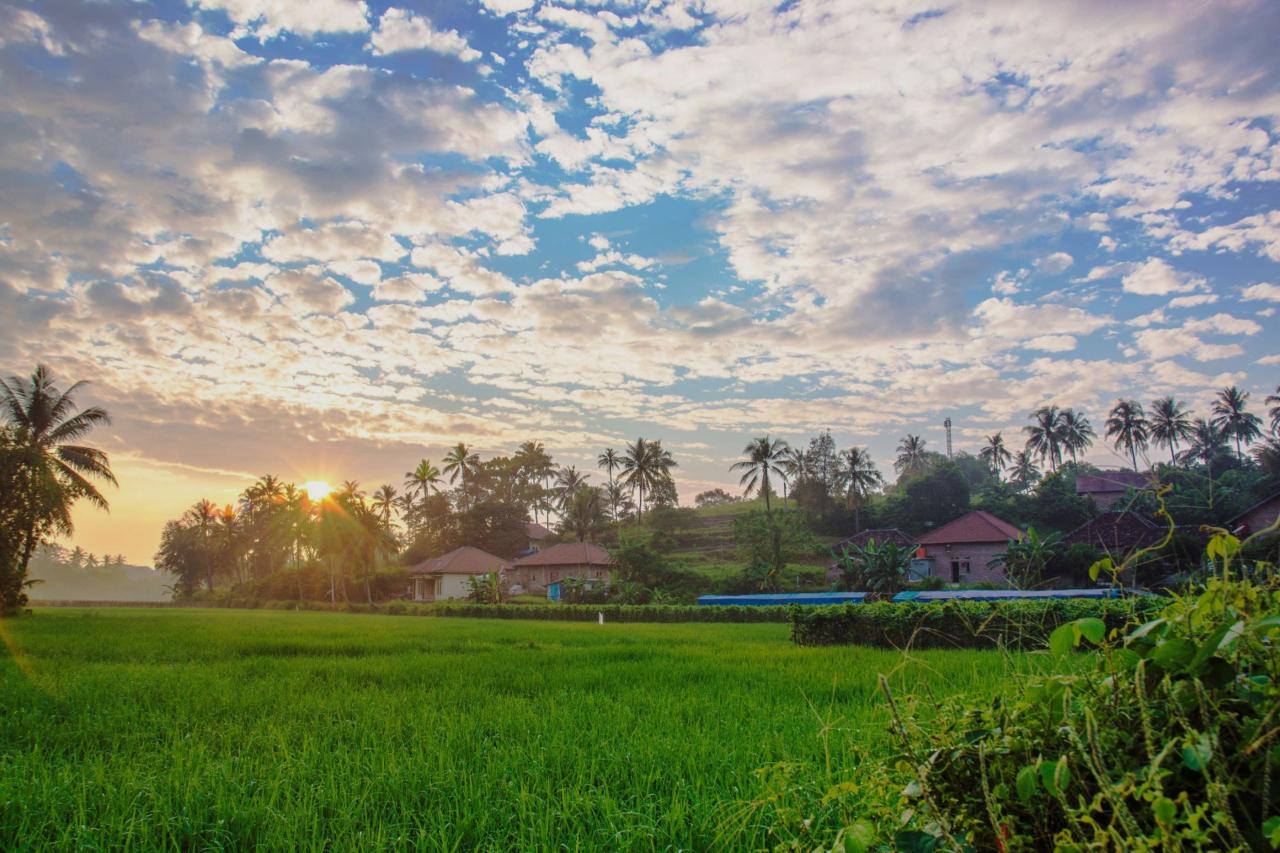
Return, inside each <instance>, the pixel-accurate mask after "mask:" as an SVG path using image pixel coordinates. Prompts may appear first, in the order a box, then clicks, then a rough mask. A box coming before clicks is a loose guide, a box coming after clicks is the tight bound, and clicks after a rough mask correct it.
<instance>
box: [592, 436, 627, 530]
mask: <svg viewBox="0 0 1280 853" xmlns="http://www.w3.org/2000/svg"><path fill="white" fill-rule="evenodd" d="M596 465H597V466H599V467H601V468H603V469H605V471H606V472H608V474H609V491H608V495H609V496H610V498H613V497H615V496H616V495H617V491H616V490H615V489H614V488H613V472H614V471H616V470H618V469H619V468H621V467H622V457H621V456H619V455H618V451H616V450H614V449H613V448H612V447H608V448H605V451H604V453H601V454H600V455H599V456H598V457H596ZM610 507H612V510H613V514H612V516H611V517H612V518H613V519H614V520H615V521H616V520H617V518H618V504H617V503H616V502H612V501H611V502H610Z"/></svg>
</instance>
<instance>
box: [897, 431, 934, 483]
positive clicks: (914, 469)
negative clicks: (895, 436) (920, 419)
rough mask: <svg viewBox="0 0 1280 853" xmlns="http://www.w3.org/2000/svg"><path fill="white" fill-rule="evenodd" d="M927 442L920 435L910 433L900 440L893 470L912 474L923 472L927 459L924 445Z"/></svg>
mask: <svg viewBox="0 0 1280 853" xmlns="http://www.w3.org/2000/svg"><path fill="white" fill-rule="evenodd" d="M927 443H928V442H926V441H925V440H924V439H923V438H921V437H920V436H918V435H910V434H908V435H907V436H906V437H905V438H903V439H902V440H901V441H899V442H898V458H897V460H896V461H895V462H894V463H893V470H895V471H897V472H898V473H899V474H907V475H910V476H915V475H917V474H923V473H924V469H925V459H926V457H925V450H924V446H925V444H927Z"/></svg>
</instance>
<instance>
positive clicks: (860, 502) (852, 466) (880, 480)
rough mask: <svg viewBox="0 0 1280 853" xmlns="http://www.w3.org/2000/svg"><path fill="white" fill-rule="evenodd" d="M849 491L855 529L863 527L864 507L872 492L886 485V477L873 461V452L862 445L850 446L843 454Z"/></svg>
mask: <svg viewBox="0 0 1280 853" xmlns="http://www.w3.org/2000/svg"><path fill="white" fill-rule="evenodd" d="M843 462H844V472H845V482H846V483H847V493H846V495H845V498H846V500H847V502H848V506H849V509H851V510H853V529H854V532H855V533H856V532H858V531H860V530H861V529H862V507H863V506H864V505H865V504H866V501H867V499H868V498H869V497H870V496H871V492H872V491H873V490H875V489H878V488H880V487H881V486H883V485H884V477H882V476H880V471H879V470H878V469H877V468H876V465H875V463H874V462H872V461H871V454H870V453H869V452H868V451H867V450H865V449H863V448H861V447H850V448H849V449H848V450H846V451H845V452H844V456H843Z"/></svg>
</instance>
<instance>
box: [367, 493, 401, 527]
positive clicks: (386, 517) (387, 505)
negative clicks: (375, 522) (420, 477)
mask: <svg viewBox="0 0 1280 853" xmlns="http://www.w3.org/2000/svg"><path fill="white" fill-rule="evenodd" d="M370 505H371V506H372V507H373V511H374V512H376V513H377V514H378V518H379V519H380V520H381V521H382V527H383V529H384V530H391V514H392V513H393V512H394V511H395V508H396V506H397V504H396V487H395V486H393V485H391V484H390V483H383V484H382V485H381V486H378V488H376V489H374V491H373V500H372V501H371V503H370Z"/></svg>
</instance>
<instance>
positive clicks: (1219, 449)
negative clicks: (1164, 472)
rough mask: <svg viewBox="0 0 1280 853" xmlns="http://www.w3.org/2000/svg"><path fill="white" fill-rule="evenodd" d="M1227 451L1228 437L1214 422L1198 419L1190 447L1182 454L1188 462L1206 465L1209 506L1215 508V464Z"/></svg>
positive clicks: (1192, 427)
mask: <svg viewBox="0 0 1280 853" xmlns="http://www.w3.org/2000/svg"><path fill="white" fill-rule="evenodd" d="M1226 452H1228V451H1227V437H1226V435H1225V434H1224V433H1223V432H1222V430H1221V429H1219V428H1218V426H1217V424H1216V423H1215V422H1214V421H1210V420H1206V419H1204V418H1197V419H1196V420H1195V423H1193V424H1192V425H1191V441H1190V446H1188V447H1187V449H1186V450H1184V451H1183V452H1182V459H1183V460H1184V461H1186V462H1199V463H1201V464H1202V465H1204V469H1205V473H1206V474H1207V475H1208V477H1209V506H1210V508H1212V507H1213V463H1214V460H1215V459H1217V458H1218V457H1219V456H1221V455H1222V454H1223V453H1226Z"/></svg>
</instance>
